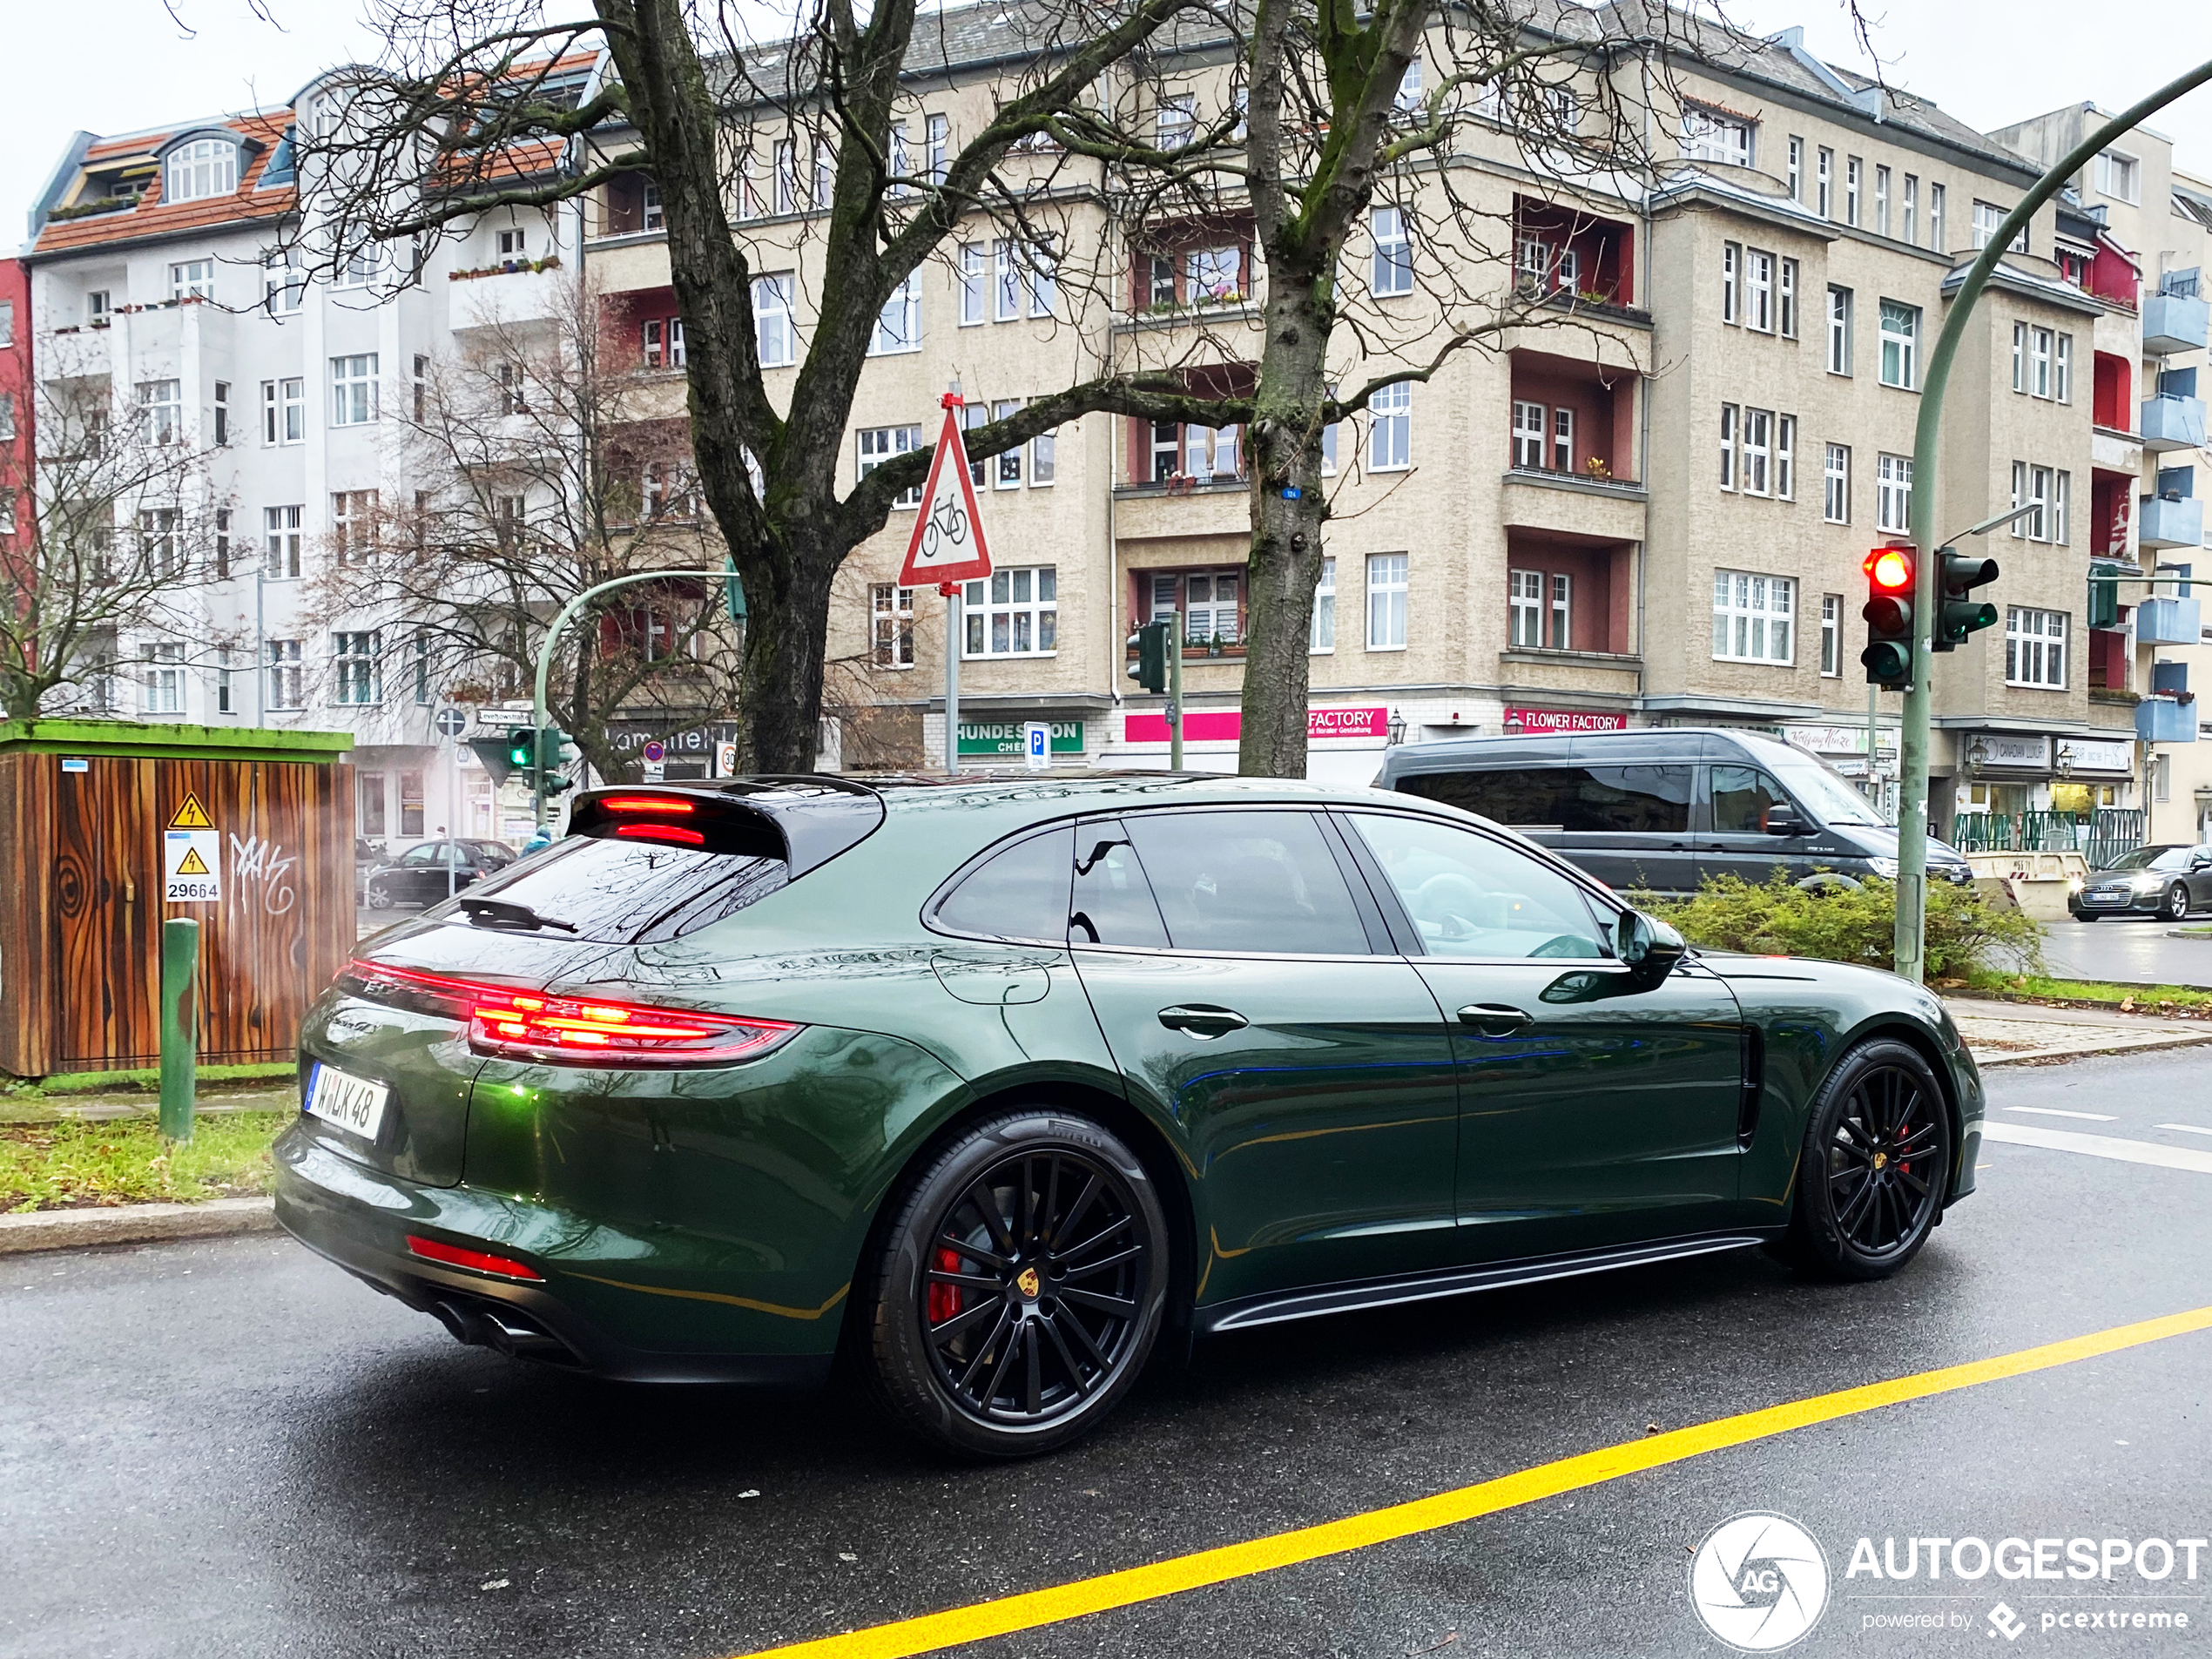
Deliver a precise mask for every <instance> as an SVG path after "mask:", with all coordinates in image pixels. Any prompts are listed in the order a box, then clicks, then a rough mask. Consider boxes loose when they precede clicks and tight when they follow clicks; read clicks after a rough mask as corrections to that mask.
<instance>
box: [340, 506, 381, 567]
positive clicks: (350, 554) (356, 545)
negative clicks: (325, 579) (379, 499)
mask: <svg viewBox="0 0 2212 1659" xmlns="http://www.w3.org/2000/svg"><path fill="white" fill-rule="evenodd" d="M375 544H376V492H375V491H374V490H373V489H340V490H335V491H333V492H332V494H331V497H330V548H331V553H332V556H334V557H335V558H336V560H337V561H338V563H341V564H358V563H363V562H364V561H366V560H367V558H368V554H369V550H371V549H372V548H374V546H375Z"/></svg>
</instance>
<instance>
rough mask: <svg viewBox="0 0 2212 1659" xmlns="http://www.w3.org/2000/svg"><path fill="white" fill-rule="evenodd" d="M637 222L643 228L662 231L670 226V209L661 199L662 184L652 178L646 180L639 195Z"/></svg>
mask: <svg viewBox="0 0 2212 1659" xmlns="http://www.w3.org/2000/svg"><path fill="white" fill-rule="evenodd" d="M637 223H638V226H639V227H640V228H641V229H644V230H648V231H662V230H666V229H667V228H668V209H667V207H666V206H664V204H663V202H662V201H661V199H660V186H659V185H657V184H655V183H654V182H653V181H652V180H651V179H647V180H645V184H644V190H643V191H642V192H640V194H639V197H638V217H637Z"/></svg>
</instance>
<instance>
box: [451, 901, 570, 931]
mask: <svg viewBox="0 0 2212 1659" xmlns="http://www.w3.org/2000/svg"><path fill="white" fill-rule="evenodd" d="M455 902H457V903H458V904H459V905H460V906H461V907H462V909H463V910H465V911H467V912H468V913H469V921H471V922H473V923H474V924H475V926H477V927H529V928H536V927H558V928H559V929H560V930H561V931H562V932H563V933H565V934H572V933H575V932H576V931H577V926H576V924H575V923H574V922H572V921H561V920H560V919H559V918H558V917H557V916H541V915H539V914H537V912H536V911H535V910H533V909H531V908H530V907H529V906H528V905H526V904H513V903H510V902H509V901H508V900H505V899H469V898H462V899H460V900H456V901H455Z"/></svg>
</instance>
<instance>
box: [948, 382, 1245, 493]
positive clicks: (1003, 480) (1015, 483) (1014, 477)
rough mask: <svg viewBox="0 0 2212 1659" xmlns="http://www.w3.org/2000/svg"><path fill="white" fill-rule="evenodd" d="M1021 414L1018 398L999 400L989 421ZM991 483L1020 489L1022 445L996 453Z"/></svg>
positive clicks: (996, 485)
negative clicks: (996, 463) (996, 459)
mask: <svg viewBox="0 0 2212 1659" xmlns="http://www.w3.org/2000/svg"><path fill="white" fill-rule="evenodd" d="M1021 413H1022V400H1021V399H1020V398H1018V397H1011V398H1001V399H1000V400H999V401H997V402H995V403H994V404H993V405H991V419H993V420H994V421H1011V420H1012V419H1013V418H1014V417H1015V415H1019V414H1021ZM1230 453H1231V455H1234V454H1235V453H1236V449H1235V446H1234V444H1233V443H1232V444H1231V447H1230ZM993 473H994V478H993V483H994V486H995V488H997V489H1021V488H1022V445H1020V444H1018V443H1017V444H1015V446H1014V447H1013V448H1011V449H1001V450H1000V451H999V453H998V465H997V466H996V467H995V468H994V469H993Z"/></svg>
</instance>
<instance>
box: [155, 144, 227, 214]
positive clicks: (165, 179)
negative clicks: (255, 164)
mask: <svg viewBox="0 0 2212 1659" xmlns="http://www.w3.org/2000/svg"><path fill="white" fill-rule="evenodd" d="M163 166H164V169H165V171H164V172H163V174H162V181H161V199H163V200H164V201H165V202H192V201H199V200H201V199H205V198H206V197H209V196H227V195H230V194H231V193H232V192H234V191H236V190H237V188H238V146H237V145H234V144H230V143H227V142H226V141H225V140H223V139H221V138H194V139H193V140H192V142H191V143H190V144H180V145H178V146H177V147H176V148H175V149H174V150H172V151H171V152H169V154H168V156H167V158H165V161H164V163H163Z"/></svg>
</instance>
